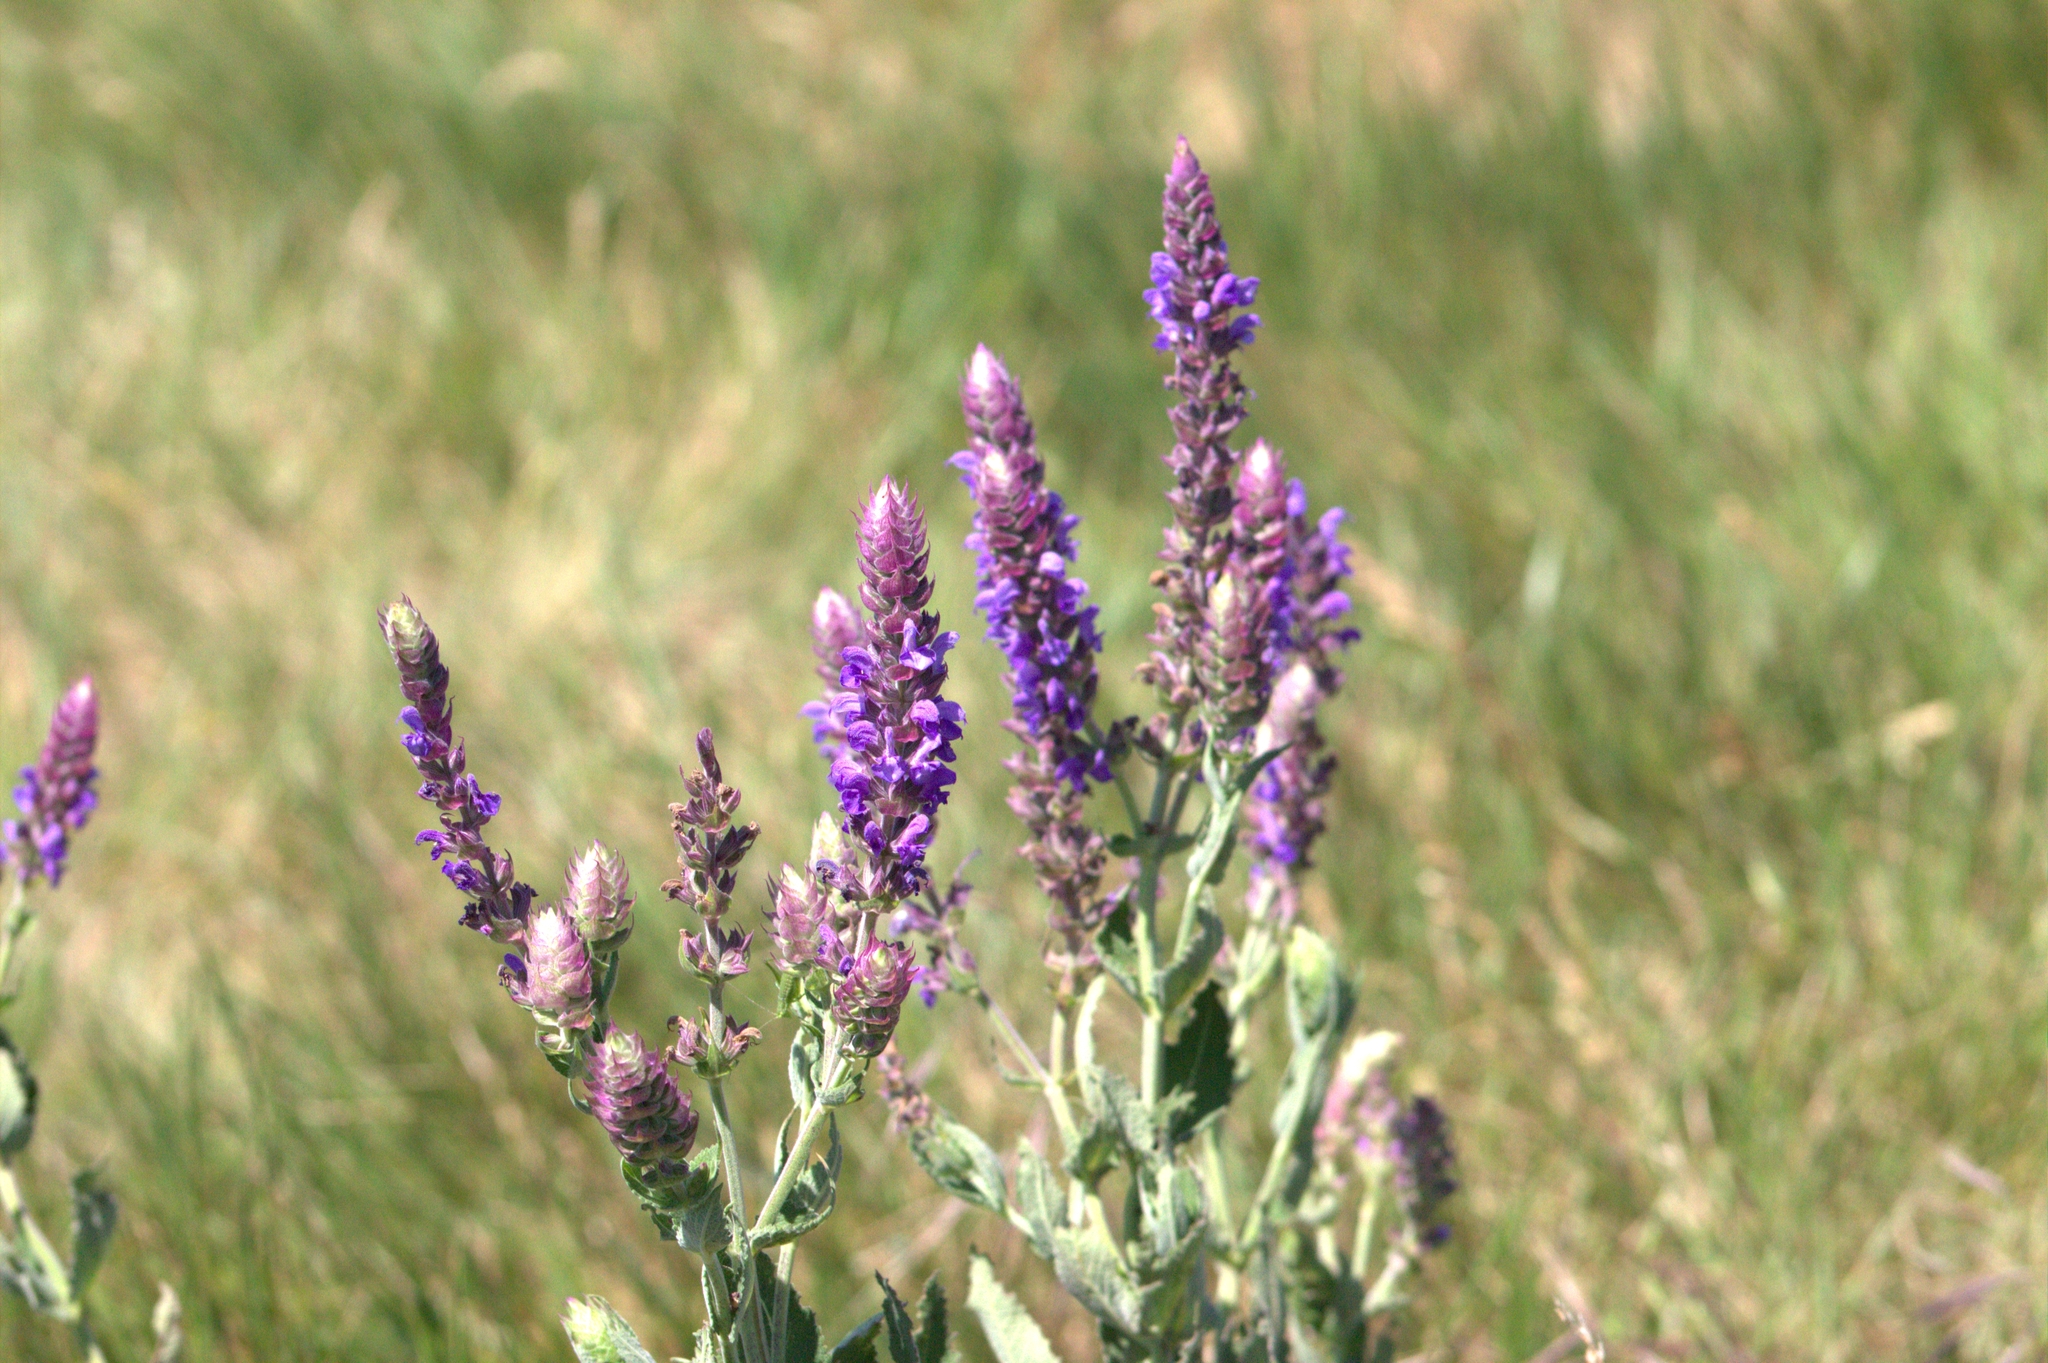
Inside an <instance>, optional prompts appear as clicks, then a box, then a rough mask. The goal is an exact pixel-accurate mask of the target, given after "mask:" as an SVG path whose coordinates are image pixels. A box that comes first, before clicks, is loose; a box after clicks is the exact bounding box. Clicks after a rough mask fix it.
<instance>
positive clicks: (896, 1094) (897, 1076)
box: [874, 1040, 933, 1135]
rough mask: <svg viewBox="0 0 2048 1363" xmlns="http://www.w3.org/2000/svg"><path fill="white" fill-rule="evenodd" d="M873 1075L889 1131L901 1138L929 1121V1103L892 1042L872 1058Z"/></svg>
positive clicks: (930, 1110) (930, 1105) (930, 1112)
mask: <svg viewBox="0 0 2048 1363" xmlns="http://www.w3.org/2000/svg"><path fill="white" fill-rule="evenodd" d="M874 1073H875V1076H876V1077H877V1078H878V1079H879V1080H880V1081H881V1085H882V1101H883V1102H884V1103H886V1104H887V1105H888V1108H889V1130H890V1131H891V1132H892V1133H894V1134H896V1135H901V1134H903V1133H904V1132H906V1131H914V1130H916V1129H917V1128H918V1127H921V1126H925V1125H927V1124H929V1123H930V1122H931V1119H932V1116H933V1109H932V1100H931V1099H930V1098H929V1097H927V1096H926V1095H925V1091H924V1089H923V1087H922V1086H920V1085H919V1084H918V1082H917V1079H916V1078H915V1077H914V1076H913V1075H912V1074H911V1073H910V1070H909V1067H908V1066H906V1065H905V1064H904V1063H903V1053H902V1052H901V1051H899V1050H897V1049H896V1043H895V1042H894V1041H893V1040H892V1041H890V1043H889V1045H888V1046H887V1048H886V1049H884V1050H883V1052H882V1053H881V1054H880V1055H878V1056H876V1057H875V1066H874Z"/></svg>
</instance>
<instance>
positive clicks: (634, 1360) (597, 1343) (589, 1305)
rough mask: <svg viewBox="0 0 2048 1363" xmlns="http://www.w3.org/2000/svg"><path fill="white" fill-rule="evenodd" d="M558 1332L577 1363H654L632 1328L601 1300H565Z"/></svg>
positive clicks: (598, 1298)
mask: <svg viewBox="0 0 2048 1363" xmlns="http://www.w3.org/2000/svg"><path fill="white" fill-rule="evenodd" d="M562 1329H563V1330H565V1331H567V1332H568V1335H569V1347H570V1348H572V1349H574V1350H575V1351H576V1357H577V1359H578V1360H579V1363H654V1355H653V1354H650V1353H648V1352H647V1350H646V1348H645V1347H644V1346H643V1345H642V1344H641V1343H640V1337H639V1336H638V1335H636V1334H634V1333H633V1327H632V1326H630V1325H628V1324H627V1323H626V1318H625V1317H624V1316H621V1315H620V1314H619V1313H618V1312H617V1311H614V1310H613V1309H612V1306H611V1303H610V1302H608V1301H606V1300H605V1299H604V1298H603V1297H590V1298H587V1299H585V1300H583V1301H578V1300H577V1299H576V1298H574V1297H571V1298H569V1313H568V1314H567V1315H565V1316H563V1317H562Z"/></svg>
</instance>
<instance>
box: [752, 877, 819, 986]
mask: <svg viewBox="0 0 2048 1363" xmlns="http://www.w3.org/2000/svg"><path fill="white" fill-rule="evenodd" d="M768 896H769V899H770V900H771V901H772V903H773V907H772V908H771V909H770V910H769V914H768V933H769V936H771V937H773V938H774V939H775V968H776V969H777V970H782V971H790V970H800V969H802V968H803V967H804V966H807V965H810V964H811V963H813V962H814V961H816V960H817V959H818V929H819V928H821V927H823V926H825V924H826V922H827V921H828V920H829V919H830V918H831V916H832V892H831V891H830V890H828V889H827V888H826V887H825V886H823V885H821V884H819V883H818V881H817V878H816V877H814V876H809V875H805V874H804V873H803V872H802V871H799V870H797V869H796V867H794V866H790V865H787V864H785V865H784V866H783V868H782V875H781V876H780V877H779V878H778V879H775V880H771V881H769V882H768Z"/></svg>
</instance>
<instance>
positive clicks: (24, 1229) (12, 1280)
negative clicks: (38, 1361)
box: [0, 677, 184, 1363]
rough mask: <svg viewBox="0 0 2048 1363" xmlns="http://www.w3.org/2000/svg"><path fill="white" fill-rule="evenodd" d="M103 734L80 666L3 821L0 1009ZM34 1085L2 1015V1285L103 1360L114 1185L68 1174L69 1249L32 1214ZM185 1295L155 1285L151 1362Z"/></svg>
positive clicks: (89, 782) (178, 1331)
mask: <svg viewBox="0 0 2048 1363" xmlns="http://www.w3.org/2000/svg"><path fill="white" fill-rule="evenodd" d="M98 743H99V696H98V693H97V692H95V691H94V690H93V684H92V678H90V677H83V678H80V679H79V681H78V683H77V684H76V685H74V686H72V687H71V689H70V690H68V691H66V692H65V693H64V695H63V696H62V697H61V698H60V699H59V700H58V701H57V706H56V710H55V711H54V712H53V713H52V714H51V716H50V729H49V734H48V736H47V737H46V738H45V739H44V741H43V748H42V751H41V753H39V754H38V755H37V757H36V760H35V761H34V762H32V763H31V764H29V765H28V766H25V767H23V768H22V769H21V782H20V784H19V785H17V786H15V788H14V804H15V810H16V815H17V817H15V818H11V819H7V820H5V821H0V868H4V869H5V870H6V872H8V873H9V874H8V880H9V882H10V888H9V891H8V899H7V907H6V909H5V911H4V913H0V1013H4V1012H5V1011H6V1010H7V1009H8V1008H10V1007H12V1006H13V1004H14V1002H15V1000H16V998H17V997H18V994H19V986H18V984H17V983H16V981H15V978H14V977H15V955H16V953H17V951H18V950H19V948H20V946H21V944H22V942H23V941H24V940H25V939H26V937H27V935H28V933H29V930H30V929H31V928H32V927H33V926H34V925H35V921H36V915H37V912H38V908H37V904H36V900H35V898H33V897H32V895H31V892H32V891H34V889H35V886H36V884H37V882H38V881H40V882H42V884H43V885H44V886H45V887H46V888H47V889H48V890H55V889H56V888H57V886H58V884H59V883H60V882H61V881H62V880H63V879H64V871H65V866H66V863H67V859H68V857H69V855H70V852H71V836H72V834H74V833H76V832H78V831H79V830H80V829H81V828H83V827H85V823H86V820H87V819H88V818H90V817H91V815H92V812H93V810H94V809H96V808H97V807H98V805H99V793H98V792H97V791H96V790H95V789H94V784H95V782H97V780H98V779H99V769H98V768H97V767H95V766H94V765H93V751H94V749H95V748H96V747H97V746H98ZM37 1109H38V1102H37V1085H36V1078H35V1075H34V1073H33V1072H32V1071H31V1070H30V1069H29V1066H28V1060H27V1058H26V1057H25V1056H24V1055H23V1054H22V1052H21V1049H20V1047H19V1046H17V1045H16V1044H15V1042H14V1038H13V1037H12V1036H10V1035H9V1034H8V1032H7V1030H6V1028H4V1027H0V1216H4V1217H5V1223H4V1231H5V1234H6V1239H5V1241H4V1242H0V1285H4V1286H6V1287H7V1288H8V1289H9V1290H10V1291H12V1292H13V1293H15V1295H17V1296H19V1297H20V1298H21V1299H22V1300H23V1301H24V1302H26V1303H27V1304H28V1306H29V1308H30V1309H31V1310H33V1311H35V1312H37V1313H39V1314H41V1315H44V1316H48V1317H50V1318H51V1319H52V1320H55V1321H58V1322H60V1323H62V1324H63V1325H66V1326H68V1327H69V1329H70V1334H71V1338H72V1341H73V1343H74V1344H75V1346H76V1348H77V1351H78V1354H79V1356H80V1357H82V1358H84V1359H86V1360H88V1363H104V1360H105V1359H106V1356H107V1355H106V1352H105V1351H104V1349H102V1347H101V1345H100V1343H99V1340H98V1337H97V1336H96V1335H95V1333H94V1331H93V1327H92V1319H91V1314H90V1312H89V1311H88V1310H87V1309H86V1304H85V1294H86V1290H87V1289H88V1288H89V1287H90V1286H91V1285H92V1281H93V1277H94V1275H95V1274H97V1273H98V1271H99V1267H100V1264H101V1262H102V1261H103V1260H104V1259H105V1258H106V1254H107V1249H108V1247H109V1246H110V1244H111V1243H112V1241H113V1236H114V1225H115V1221H116V1219H117V1215H118V1208H117V1206H116V1204H115V1201H114V1195H113V1194H112V1193H110V1192H108V1191H107V1190H106V1189H104V1188H102V1187H100V1186H99V1176H98V1174H97V1172H96V1171H94V1170H92V1169H84V1170H81V1171H80V1172H79V1173H78V1174H76V1175H74V1176H73V1178H72V1180H71V1252H70V1254H69V1255H68V1256H67V1255H65V1254H64V1253H62V1252H61V1251H59V1250H58V1248H57V1245H56V1242H55V1241H54V1240H52V1239H51V1238H50V1236H49V1235H48V1234H47V1233H46V1232H45V1231H44V1230H43V1228H42V1226H41V1225H40V1224H39V1223H38V1222H37V1220H36V1217H35V1213H34V1212H32V1211H31V1210H30V1209H29V1206H28V1202H27V1200H26V1198H25V1197H24V1196H23V1194H22V1188H21V1181H20V1178H19V1176H18V1175H17V1173H16V1171H15V1161H16V1160H17V1158H18V1157H19V1156H20V1155H21V1153H22V1151H23V1150H25V1149H27V1147H28V1144H29V1142H30V1140H31V1139H32V1138H33V1137H34V1135H35V1124H36V1116H37ZM180 1316H181V1313H180V1309H179V1305H178V1297H177V1294H176V1293H175V1292H173V1291H172V1290H171V1288H170V1286H169V1285H168V1284H164V1285H162V1286H160V1287H159V1289H158V1300H157V1306H156V1311H155V1313H154V1315H153V1317H152V1320H151V1324H152V1327H153V1329H154V1332H155V1336H156V1348H155V1351H154V1352H153V1354H152V1355H151V1358H152V1363H172V1361H173V1360H175V1359H176V1358H177V1356H178V1353H179V1351H180V1349H181V1348H182V1346H183V1343H184V1334H183V1330H182V1328H181V1324H180Z"/></svg>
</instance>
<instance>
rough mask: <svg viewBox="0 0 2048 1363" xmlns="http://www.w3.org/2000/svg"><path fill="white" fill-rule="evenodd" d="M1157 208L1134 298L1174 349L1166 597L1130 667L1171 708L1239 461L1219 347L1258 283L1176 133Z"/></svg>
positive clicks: (1198, 695) (1234, 338)
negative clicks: (1230, 241) (1136, 665)
mask: <svg viewBox="0 0 2048 1363" xmlns="http://www.w3.org/2000/svg"><path fill="white" fill-rule="evenodd" d="M1161 218H1162V222H1163V225H1164V228H1165V240H1164V243H1163V245H1164V247H1165V249H1164V250H1162V251H1160V252H1158V253H1157V254H1155V255H1154V256H1153V257H1152V287H1151V288H1150V289H1148V290H1146V291H1145V303H1146V306H1147V308H1148V309H1149V310H1150V312H1151V314H1152V318H1153V320H1154V321H1156V322H1157V323H1159V338H1158V340H1157V342H1156V343H1155V344H1156V345H1157V346H1158V348H1159V349H1161V350H1168V351H1171V352H1172V353H1173V374H1172V376H1171V377H1169V378H1168V379H1167V380H1166V386H1167V387H1168V388H1170V389H1172V390H1173V391H1174V392H1175V393H1176V394H1178V395H1179V401H1178V402H1177V403H1176V404H1175V406H1174V407H1173V409H1172V411H1171V413H1170V414H1169V415H1170V417H1171V419H1172V422H1173V431H1174V446H1173V448H1172V450H1170V451H1169V452H1168V453H1167V455H1166V466H1167V468H1168V469H1169V470H1171V471H1172V473H1173V480H1174V486H1173V488H1172V490H1171V491H1169V492H1168V493H1167V501H1168V502H1169V503H1170V504H1171V505H1172V507H1173V523H1172V524H1171V525H1169V526H1168V527H1167V528H1166V535H1165V547H1164V549H1163V550H1162V551H1161V553H1160V555H1159V556H1160V558H1161V559H1163V560H1165V563H1166V566H1165V567H1164V568H1163V569H1161V570H1160V572H1159V573H1158V574H1157V576H1156V580H1157V581H1158V582H1159V585H1160V587H1161V589H1162V590H1163V592H1164V594H1165V597H1166V599H1165V601H1163V602H1161V603H1160V604H1159V605H1158V606H1157V607H1155V608H1154V609H1155V610H1156V611H1157V613H1158V616H1159V620H1158V624H1157V626H1156V627H1155V628H1154V630H1153V633H1152V643H1153V649H1154V651H1153V654H1152V656H1151V658H1150V659H1149V660H1148V661H1147V662H1146V663H1145V665H1144V667H1143V668H1141V669H1140V675H1141V676H1142V677H1143V678H1144V679H1145V680H1147V681H1150V682H1151V683H1153V684H1154V685H1156V686H1158V687H1159V689H1160V691H1161V693H1162V695H1163V697H1164V699H1165V701H1166V704H1167V706H1168V708H1169V709H1170V710H1174V711H1178V712H1185V711H1186V710H1188V709H1190V708H1192V707H1193V706H1194V705H1195V704H1196V703H1197V702H1198V701H1200V700H1201V699H1202V695H1203V690H1204V682H1203V679H1202V677H1201V676H1200V675H1199V671H1198V665H1197V664H1198V659H1197V653H1198V644H1199V641H1200V639H1201V637H1202V634H1203V633H1204V631H1205V629H1206V627H1207V626H1206V619H1207V614H1206V613H1207V611H1208V610H1209V607H1210V597H1211V594H1212V592H1213V590H1214V588H1215V586H1216V584H1217V581H1218V579H1219V578H1220V577H1221V576H1222V574H1223V571H1224V564H1225V560H1226V559H1227V558H1228V556H1229V552H1230V541H1231V534H1230V524H1229V522H1230V510H1231V504H1232V501H1233V497H1234V489H1233V488H1232V486H1231V484H1232V480H1233V477H1234V475H1235V474H1236V472H1237V464H1238V455H1237V452H1236V451H1235V450H1233V449H1232V448H1231V446H1230V434H1231V432H1232V431H1234V430H1235V429H1236V428H1237V425H1238V423H1239V422H1241V421H1243V420H1244V403H1245V399H1246V398H1247V397H1248V396H1249V395H1248V393H1247V392H1246V390H1245V386H1244V383H1243V382H1242V381H1241V380H1240V379H1239V378H1238V376H1237V371H1236V370H1235V369H1234V368H1233V367H1232V366H1231V363H1230V356H1231V353H1232V352H1233V351H1236V350H1238V349H1240V348H1242V347H1243V346H1246V345H1249V344H1250V343H1251V340H1252V333H1253V330H1254V329H1255V328H1256V327H1257V326H1258V321H1259V319H1258V317H1257V315H1256V314H1251V313H1246V314H1243V315H1236V314H1235V313H1234V310H1235V309H1237V308H1242V307H1247V306H1249V305H1250V304H1251V302H1252V300H1253V298H1254V297H1255V296H1256V295H1257V293H1258V287H1259V282H1258V280H1256V279H1250V278H1241V277H1239V276H1238V275H1236V274H1233V273H1231V270H1230V250H1229V247H1228V246H1227V245H1226V244H1225V243H1224V240H1223V232H1222V229H1221V227H1219V226H1218V224H1217V221H1216V200H1215V196H1214V195H1213V194H1212V193H1211V192H1210V189H1209V177H1208V176H1207V175H1206V174H1204V173H1203V171H1202V166H1201V163H1200V162H1199V161H1197V160H1196V159H1195V156H1194V153H1193V152H1191V151H1189V150H1188V144H1187V139H1186V138H1182V139H1180V141H1179V142H1178V143H1177V144H1176V145H1175V148H1174V157H1173V164H1172V166H1171V167H1170V168H1169V169H1168V171H1167V173H1166V192H1165V195H1164V197H1163V199H1162V201H1161ZM1191 737H1192V736H1191Z"/></svg>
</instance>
